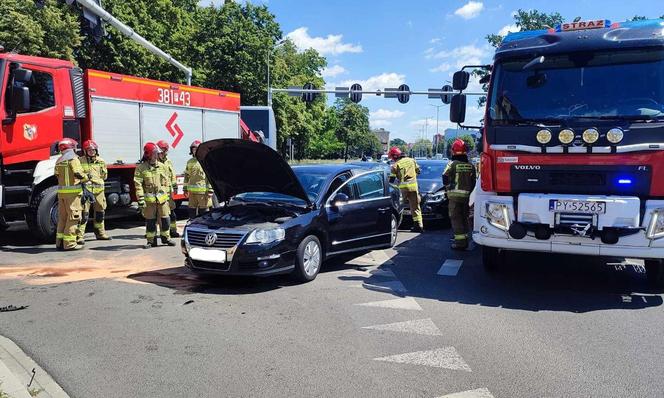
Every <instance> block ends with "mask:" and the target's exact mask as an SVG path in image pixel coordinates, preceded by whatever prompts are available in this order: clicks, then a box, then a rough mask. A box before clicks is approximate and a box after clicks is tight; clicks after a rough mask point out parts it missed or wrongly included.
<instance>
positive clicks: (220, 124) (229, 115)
mask: <svg viewBox="0 0 664 398" xmlns="http://www.w3.org/2000/svg"><path fill="white" fill-rule="evenodd" d="M203 125H204V129H203V138H204V140H203V141H211V140H216V139H217V138H242V137H241V136H240V116H239V114H238V113H237V112H224V111H212V110H207V109H206V110H204V111H203Z"/></svg>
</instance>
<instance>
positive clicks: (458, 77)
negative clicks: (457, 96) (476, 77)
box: [452, 70, 470, 91]
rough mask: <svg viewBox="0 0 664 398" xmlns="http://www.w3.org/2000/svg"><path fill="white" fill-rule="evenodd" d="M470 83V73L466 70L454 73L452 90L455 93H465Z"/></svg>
mask: <svg viewBox="0 0 664 398" xmlns="http://www.w3.org/2000/svg"><path fill="white" fill-rule="evenodd" d="M469 81H470V73H469V72H466V71H465V70H460V71H458V72H455V73H454V76H452V88H453V89H454V90H455V91H463V90H465V89H467V88H468V82H469Z"/></svg>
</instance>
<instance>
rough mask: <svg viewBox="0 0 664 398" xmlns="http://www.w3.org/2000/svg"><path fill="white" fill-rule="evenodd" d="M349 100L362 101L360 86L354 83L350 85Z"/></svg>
mask: <svg viewBox="0 0 664 398" xmlns="http://www.w3.org/2000/svg"><path fill="white" fill-rule="evenodd" d="M350 100H351V101H353V102H354V103H356V104H357V103H358V102H360V101H362V86H361V85H359V84H357V83H355V84H353V85H352V86H350Z"/></svg>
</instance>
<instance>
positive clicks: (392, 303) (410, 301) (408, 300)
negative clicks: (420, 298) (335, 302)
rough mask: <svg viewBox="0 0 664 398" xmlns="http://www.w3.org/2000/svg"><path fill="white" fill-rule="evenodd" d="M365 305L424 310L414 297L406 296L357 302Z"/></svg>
mask: <svg viewBox="0 0 664 398" xmlns="http://www.w3.org/2000/svg"><path fill="white" fill-rule="evenodd" d="M355 305H359V306H363V307H378V308H391V309H396V310H410V311H423V310H422V307H420V305H419V304H418V303H417V301H415V299H414V298H412V297H404V298H398V299H391V300H381V301H372V302H369V303H361V304H355Z"/></svg>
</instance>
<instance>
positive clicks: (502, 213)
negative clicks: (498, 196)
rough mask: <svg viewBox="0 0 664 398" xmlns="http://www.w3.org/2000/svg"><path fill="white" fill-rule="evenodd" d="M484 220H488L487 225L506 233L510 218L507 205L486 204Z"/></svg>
mask: <svg viewBox="0 0 664 398" xmlns="http://www.w3.org/2000/svg"><path fill="white" fill-rule="evenodd" d="M486 218H487V220H489V224H491V225H493V226H494V227H496V228H499V229H502V230H503V231H507V229H508V228H509V227H510V216H509V212H508V208H507V205H506V204H504V203H491V202H489V203H487V204H486Z"/></svg>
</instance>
